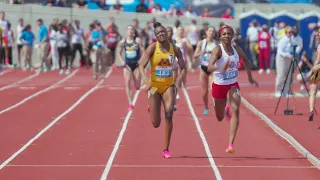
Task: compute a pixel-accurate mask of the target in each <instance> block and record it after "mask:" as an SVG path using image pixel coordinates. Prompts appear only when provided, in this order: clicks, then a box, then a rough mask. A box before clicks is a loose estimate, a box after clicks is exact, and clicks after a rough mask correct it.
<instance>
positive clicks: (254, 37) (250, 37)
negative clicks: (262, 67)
mask: <svg viewBox="0 0 320 180" xmlns="http://www.w3.org/2000/svg"><path fill="white" fill-rule="evenodd" d="M258 34H259V28H258V22H257V21H255V20H254V21H253V22H252V26H250V27H249V28H248V30H247V46H246V48H247V49H248V50H249V51H250V55H251V60H252V65H253V68H254V69H255V68H257V67H258V59H257V53H256V50H255V48H256V46H257V43H258Z"/></svg>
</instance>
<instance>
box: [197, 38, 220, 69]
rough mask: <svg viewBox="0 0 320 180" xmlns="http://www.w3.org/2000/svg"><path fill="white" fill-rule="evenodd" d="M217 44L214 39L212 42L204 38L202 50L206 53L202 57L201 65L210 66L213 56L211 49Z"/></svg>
mask: <svg viewBox="0 0 320 180" xmlns="http://www.w3.org/2000/svg"><path fill="white" fill-rule="evenodd" d="M216 45H217V44H216V40H213V41H212V43H211V44H208V43H207V39H204V40H202V46H201V52H205V53H204V55H203V57H201V65H203V66H208V64H209V61H210V57H211V51H212V50H213V48H214V47H216Z"/></svg>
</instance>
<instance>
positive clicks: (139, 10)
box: [136, 0, 148, 13]
mask: <svg viewBox="0 0 320 180" xmlns="http://www.w3.org/2000/svg"><path fill="white" fill-rule="evenodd" d="M136 12H137V13H148V7H147V6H146V5H145V4H144V0H140V4H138V5H137V7H136Z"/></svg>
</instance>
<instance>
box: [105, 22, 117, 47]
mask: <svg viewBox="0 0 320 180" xmlns="http://www.w3.org/2000/svg"><path fill="white" fill-rule="evenodd" d="M107 32H108V33H107V38H108V48H116V47H117V44H118V41H117V40H118V32H117V31H116V30H114V28H113V27H112V26H109V27H108V28H107Z"/></svg>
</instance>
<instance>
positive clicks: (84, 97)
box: [0, 69, 112, 170]
mask: <svg viewBox="0 0 320 180" xmlns="http://www.w3.org/2000/svg"><path fill="white" fill-rule="evenodd" d="M111 72H112V69H111V70H109V71H108V73H107V74H106V77H109V76H110V74H111ZM104 80H105V79H102V80H101V81H100V82H99V83H98V84H96V85H95V86H94V87H93V88H91V89H90V90H89V91H87V92H86V93H85V94H84V95H82V96H81V97H80V98H79V99H78V100H77V102H75V103H74V104H73V105H72V106H71V107H69V109H67V110H66V111H65V112H63V113H62V114H60V115H59V116H58V117H57V118H55V119H54V120H53V121H52V122H51V123H50V124H48V125H47V126H46V127H45V128H44V129H42V130H41V131H40V132H39V133H38V134H37V135H36V136H34V137H33V138H32V139H30V140H29V141H28V142H27V143H26V144H25V145H23V146H22V148H20V149H19V150H18V151H17V152H15V153H14V154H13V155H12V156H10V157H9V158H8V159H7V160H5V161H4V162H3V163H2V164H1V165H0V170H1V169H3V168H4V167H5V166H6V165H7V164H8V163H10V162H11V161H12V160H13V159H14V158H16V157H17V156H18V155H19V154H20V153H22V152H23V151H24V150H25V149H27V147H29V146H30V145H31V144H32V143H33V142H34V141H35V140H37V139H38V138H39V137H40V136H41V135H42V134H43V133H45V132H46V131H47V130H48V129H50V128H51V127H52V126H53V125H55V124H56V123H57V122H58V121H59V120H60V119H61V118H62V117H63V116H65V115H67V114H68V113H69V112H71V111H72V110H73V109H74V108H76V107H77V106H78V105H79V104H80V103H81V102H82V101H83V100H85V99H86V98H87V97H88V96H89V95H90V94H91V93H93V92H94V91H95V90H97V89H98V87H99V86H100V85H101V84H102V83H103V82H104Z"/></svg>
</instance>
